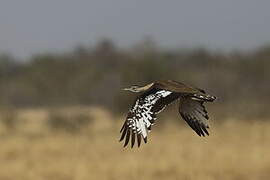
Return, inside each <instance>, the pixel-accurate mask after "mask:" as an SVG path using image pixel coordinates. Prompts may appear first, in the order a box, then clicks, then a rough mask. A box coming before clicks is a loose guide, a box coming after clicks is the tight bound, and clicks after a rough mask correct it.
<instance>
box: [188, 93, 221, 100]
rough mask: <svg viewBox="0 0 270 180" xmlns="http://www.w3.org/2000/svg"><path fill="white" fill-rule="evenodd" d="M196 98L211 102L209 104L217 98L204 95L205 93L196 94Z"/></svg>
mask: <svg viewBox="0 0 270 180" xmlns="http://www.w3.org/2000/svg"><path fill="white" fill-rule="evenodd" d="M193 96H194V97H195V98H197V99H200V100H203V101H209V102H213V101H214V100H216V99H217V98H216V96H212V95H210V94H204V93H196V94H194V95H193Z"/></svg>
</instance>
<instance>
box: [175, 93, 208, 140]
mask: <svg viewBox="0 0 270 180" xmlns="http://www.w3.org/2000/svg"><path fill="white" fill-rule="evenodd" d="M179 113H180V114H181V116H182V118H183V119H184V120H185V121H186V122H187V123H188V125H189V126H190V127H191V128H192V129H193V130H194V131H195V132H196V133H197V134H198V135H199V136H205V134H207V135H209V133H208V131H207V128H209V126H208V124H207V120H208V119H209V117H208V115H207V111H206V110H205V107H204V106H203V101H198V100H194V99H192V98H190V97H181V98H180V103H179Z"/></svg>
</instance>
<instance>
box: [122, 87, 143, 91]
mask: <svg viewBox="0 0 270 180" xmlns="http://www.w3.org/2000/svg"><path fill="white" fill-rule="evenodd" d="M138 88H139V86H137V85H134V86H131V87H128V88H124V89H123V90H125V91H131V92H140V91H139V90H138Z"/></svg>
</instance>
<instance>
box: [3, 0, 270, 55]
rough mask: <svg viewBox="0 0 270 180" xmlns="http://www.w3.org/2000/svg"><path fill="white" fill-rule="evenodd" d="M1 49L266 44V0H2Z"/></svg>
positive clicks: (269, 37)
mask: <svg viewBox="0 0 270 180" xmlns="http://www.w3.org/2000/svg"><path fill="white" fill-rule="evenodd" d="M0 2H1V3H0V52H9V53H12V54H14V55H15V56H18V57H27V56H30V55H32V54H35V53H40V52H47V51H53V52H54V51H59V50H68V49H71V48H73V47H74V46H76V45H78V44H86V45H91V44H92V45H93V44H94V43H95V42H97V41H98V40H100V39H101V38H102V37H108V38H111V39H113V40H114V41H115V42H116V43H117V44H118V45H119V46H130V45H132V44H135V43H137V42H138V41H140V40H141V39H143V37H145V36H151V37H153V38H154V39H155V40H156V41H157V42H158V43H159V44H160V45H162V46H165V47H192V46H205V47H206V48H212V49H225V50H231V49H235V48H237V49H243V50H246V49H249V48H255V47H258V46H261V45H263V44H267V43H270V1H269V0H106V1H105V0H1V1H0Z"/></svg>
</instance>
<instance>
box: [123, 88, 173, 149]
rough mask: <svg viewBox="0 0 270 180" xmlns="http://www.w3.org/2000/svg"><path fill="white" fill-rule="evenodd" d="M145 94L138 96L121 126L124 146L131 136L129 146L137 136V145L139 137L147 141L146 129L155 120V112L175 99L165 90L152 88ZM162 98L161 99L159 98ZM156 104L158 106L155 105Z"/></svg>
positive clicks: (139, 142) (148, 129)
mask: <svg viewBox="0 0 270 180" xmlns="http://www.w3.org/2000/svg"><path fill="white" fill-rule="evenodd" d="M146 93H147V95H143V96H139V97H138V98H137V100H136V101H135V103H134V105H133V107H132V108H131V109H130V110H129V113H128V115H127V118H126V121H125V123H124V124H123V127H122V128H121V131H120V132H122V135H121V138H120V141H122V140H124V139H125V143H124V147H125V146H127V144H128V142H129V140H130V136H131V147H133V146H134V144H135V141H136V136H137V141H138V147H139V146H140V144H141V138H143V140H144V142H145V143H146V142H147V135H148V131H150V130H151V127H152V125H153V124H154V122H155V120H156V114H158V113H159V112H161V110H163V109H164V108H165V106H166V105H168V104H169V103H170V102H171V101H173V100H175V99H176V95H173V96H171V94H172V92H170V91H166V90H159V89H156V90H153V89H151V93H149V92H146ZM161 99H162V100H161ZM157 106H158V107H157Z"/></svg>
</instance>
